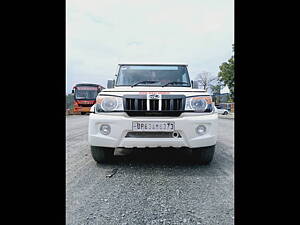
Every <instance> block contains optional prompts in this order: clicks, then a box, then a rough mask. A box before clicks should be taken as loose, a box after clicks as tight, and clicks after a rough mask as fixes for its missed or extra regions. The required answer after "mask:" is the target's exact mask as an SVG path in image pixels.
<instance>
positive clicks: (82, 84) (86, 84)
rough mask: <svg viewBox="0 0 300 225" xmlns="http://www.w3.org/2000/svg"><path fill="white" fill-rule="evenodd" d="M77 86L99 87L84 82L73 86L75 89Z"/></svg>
mask: <svg viewBox="0 0 300 225" xmlns="http://www.w3.org/2000/svg"><path fill="white" fill-rule="evenodd" d="M78 86H101V85H100V84H95V83H86V82H81V83H78V84H76V85H75V87H78Z"/></svg>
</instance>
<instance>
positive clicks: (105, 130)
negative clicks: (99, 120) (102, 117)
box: [100, 124, 110, 135]
mask: <svg viewBox="0 0 300 225" xmlns="http://www.w3.org/2000/svg"><path fill="white" fill-rule="evenodd" d="M100 133H101V134H103V135H108V134H109V133H110V126H109V125H107V124H102V125H101V126H100Z"/></svg>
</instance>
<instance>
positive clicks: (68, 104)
mask: <svg viewBox="0 0 300 225" xmlns="http://www.w3.org/2000/svg"><path fill="white" fill-rule="evenodd" d="M73 101H74V96H73V95H72V94H68V95H66V108H67V109H73Z"/></svg>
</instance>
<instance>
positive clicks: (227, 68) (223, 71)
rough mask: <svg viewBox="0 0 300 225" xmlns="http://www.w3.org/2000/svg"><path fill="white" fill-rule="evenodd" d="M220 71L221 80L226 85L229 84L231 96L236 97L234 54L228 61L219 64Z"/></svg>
mask: <svg viewBox="0 0 300 225" xmlns="http://www.w3.org/2000/svg"><path fill="white" fill-rule="evenodd" d="M219 68H220V72H219V73H218V78H219V81H221V82H222V83H223V84H224V86H225V85H227V86H228V88H229V90H230V97H231V98H232V99H234V58H233V56H232V57H231V58H230V59H229V60H228V62H224V63H222V65H221V66H219Z"/></svg>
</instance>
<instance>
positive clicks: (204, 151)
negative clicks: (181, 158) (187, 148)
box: [192, 145, 216, 165]
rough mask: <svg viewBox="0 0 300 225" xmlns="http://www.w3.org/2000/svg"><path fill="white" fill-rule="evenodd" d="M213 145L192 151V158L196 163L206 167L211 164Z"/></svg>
mask: <svg viewBox="0 0 300 225" xmlns="http://www.w3.org/2000/svg"><path fill="white" fill-rule="evenodd" d="M215 147H216V146H215V145H213V146H208V147H204V148H195V149H193V152H192V154H193V157H194V160H195V161H196V162H197V163H200V164H202V165H208V164H210V163H211V161H212V160H213V157H214V153H215Z"/></svg>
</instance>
